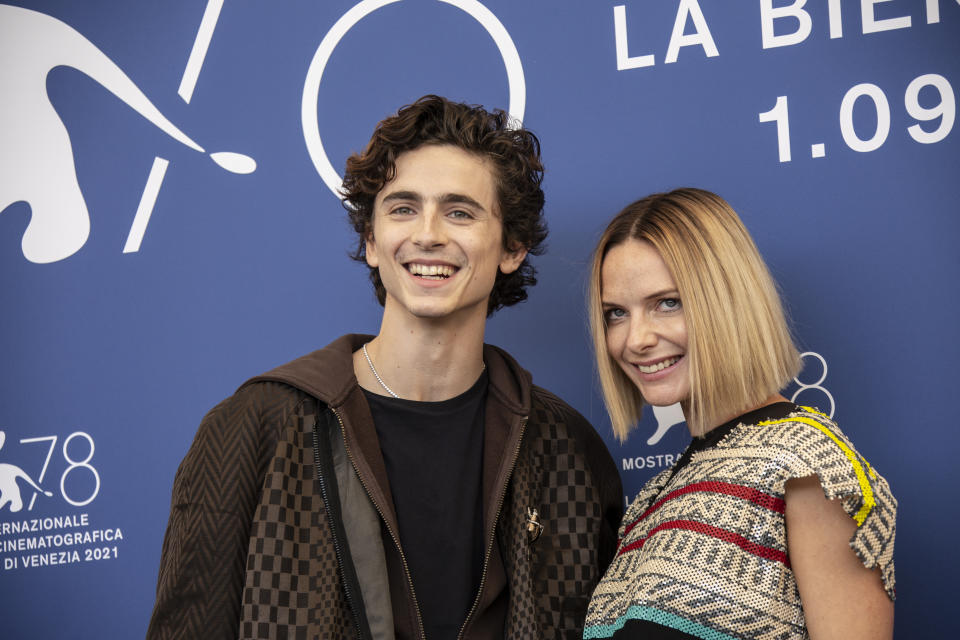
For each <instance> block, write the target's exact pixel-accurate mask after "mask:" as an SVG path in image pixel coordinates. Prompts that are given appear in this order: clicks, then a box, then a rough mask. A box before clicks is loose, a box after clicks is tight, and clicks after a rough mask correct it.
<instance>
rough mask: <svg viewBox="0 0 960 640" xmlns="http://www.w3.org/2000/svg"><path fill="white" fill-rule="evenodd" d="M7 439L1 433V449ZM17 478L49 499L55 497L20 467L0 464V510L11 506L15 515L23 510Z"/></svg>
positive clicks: (0, 432)
mask: <svg viewBox="0 0 960 640" xmlns="http://www.w3.org/2000/svg"><path fill="white" fill-rule="evenodd" d="M6 439H7V435H6V434H5V433H4V432H3V431H0V449H2V448H3V443H4V441H5V440H6ZM17 478H23V479H24V480H25V481H26V482H27V484H29V485H30V486H31V487H33V488H34V489H35V490H36V491H38V492H39V493H42V494H43V495H45V496H47V497H48V498H49V497H51V496H52V495H53V494H52V493H50V492H49V491H44V490H43V489H41V488H40V487H39V485H37V483H36V482H34V481H33V479H32V478H31V477H30V476H29V475H27V472H26V471H24V470H23V469H21V468H20V467H18V466H16V465H13V464H7V463H5V462H0V509H3V508H4V507H5V506H6V505H8V504H9V505H10V511H12V512H14V513H16V512H18V511H20V509H23V496H21V495H20V486H19V485H18V484H17Z"/></svg>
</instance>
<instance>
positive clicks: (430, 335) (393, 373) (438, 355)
mask: <svg viewBox="0 0 960 640" xmlns="http://www.w3.org/2000/svg"><path fill="white" fill-rule="evenodd" d="M485 328H486V314H485V313H479V312H477V311H472V312H469V313H468V312H466V310H464V311H463V312H461V313H458V314H456V316H447V317H444V318H418V317H414V316H411V315H409V314H407V313H404V312H402V311H401V312H399V313H394V312H393V310H392V309H391V308H390V306H389V305H388V308H387V309H385V310H384V314H383V321H382V323H381V325H380V333H379V334H378V335H377V337H376V338H374V339H373V340H372V341H370V342H369V343H367V345H366V346H367V356H369V357H370V363H368V362H367V358H366V356H365V355H364V353H363V351H362V350H359V351H357V352H356V353H354V354H353V369H354V372H355V373H356V375H357V380H358V381H359V382H360V386H362V387H363V388H364V389H367V390H368V391H372V392H373V393H377V394H380V395H389V393H388V392H387V388H389V389H390V391H392V392H393V393H395V394H396V395H397V396H398V397H400V398H404V399H407V400H420V401H428V402H436V401H440V400H447V399H449V398H453V397H456V396H458V395H460V394H461V393H463V392H465V391H466V390H467V389H469V388H470V387H471V386H473V384H474V383H475V382H476V381H477V378H478V377H479V376H480V374H481V373H482V372H483V367H484V364H483V335H484V330H485ZM371 363H372V367H371ZM374 369H376V374H377V375H378V376H379V377H380V380H378V379H377V376H376V375H374V372H373V370H374Z"/></svg>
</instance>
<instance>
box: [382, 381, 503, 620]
mask: <svg viewBox="0 0 960 640" xmlns="http://www.w3.org/2000/svg"><path fill="white" fill-rule="evenodd" d="M487 382H488V376H487V373H486V371H484V372H483V374H481V375H480V378H479V379H478V380H477V382H476V383H475V384H474V385H473V386H472V387H471V388H470V389H469V390H467V391H466V392H464V393H463V394H461V395H459V396H457V397H455V398H451V399H449V400H443V401H441V402H417V401H414V400H403V399H398V398H390V397H386V396H381V395H377V394H374V393H371V392H369V391H366V390H365V391H364V394H365V395H366V397H367V401H368V403H369V404H370V411H371V413H372V414H373V423H374V426H375V427H376V429H377V435H378V437H379V439H380V450H381V451H382V453H383V460H384V463H385V464H386V467H387V479H388V480H389V482H390V491H391V493H392V494H393V503H394V507H395V509H396V513H397V521H398V524H399V527H400V531H399V536H400V544H401V546H402V547H403V553H404V555H405V556H406V558H407V565H408V567H409V569H410V575H411V577H412V578H413V587H414V591H415V592H416V596H417V602H418V603H419V606H420V613H421V615H422V617H423V625H424V631H425V633H426V637H427V638H437V639H439V638H455V637H456V636H457V633H459V631H460V626H461V625H462V624H463V621H464V620H465V619H466V617H467V612H468V611H469V610H470V607H471V606H473V601H474V599H475V597H476V594H477V589H478V588H479V586H480V574H481V571H482V569H483V551H484V549H483V513H482V498H481V492H482V488H481V482H482V477H481V476H482V462H483V431H484V426H483V425H484V404H485V400H486V397H487Z"/></svg>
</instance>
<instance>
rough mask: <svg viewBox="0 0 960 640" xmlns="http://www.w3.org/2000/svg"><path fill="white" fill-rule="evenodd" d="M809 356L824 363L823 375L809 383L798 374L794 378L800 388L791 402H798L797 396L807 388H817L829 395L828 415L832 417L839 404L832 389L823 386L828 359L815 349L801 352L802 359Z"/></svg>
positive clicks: (791, 398)
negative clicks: (803, 380) (802, 380)
mask: <svg viewBox="0 0 960 640" xmlns="http://www.w3.org/2000/svg"><path fill="white" fill-rule="evenodd" d="M807 356H812V357H814V358H816V359H817V360H819V361H820V364H821V365H823V375H821V376H820V379H819V380H817V381H816V382H814V383H811V384H807V383H806V382H800V376H799V374H798V375H797V377H796V378H794V379H793V381H794V382H796V383H797V384H798V385H800V388H799V389H797V390H796V391H795V392H794V393H793V395H792V396H791V397H790V402H796V401H797V397H798V396H799V395H800V394H801V393H803V392H804V391H806V390H807V389H816V390H817V391H820V392H822V393H823V395H825V396H826V397H827V400H829V401H830V412H829V413H828V414H827V415H828V416H829V417H830V418H832V417H833V414H834V412H835V411H836V410H837V404H836V402H834V400H833V394H832V393H830V391H829V390H828V389H827V388H826V387H824V386H822V385H823V383H824V381H825V380H826V379H827V360H826V358H824V357H823V356H822V355H820V354H819V353H816V352H815V351H804V352H803V353H801V354H800V359H801V360H802V359H804V358H806V357H807Z"/></svg>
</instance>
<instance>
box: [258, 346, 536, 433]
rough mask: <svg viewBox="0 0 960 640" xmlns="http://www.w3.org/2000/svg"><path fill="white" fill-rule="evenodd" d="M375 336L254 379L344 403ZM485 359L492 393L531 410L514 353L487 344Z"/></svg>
mask: <svg viewBox="0 0 960 640" xmlns="http://www.w3.org/2000/svg"><path fill="white" fill-rule="evenodd" d="M372 339H373V336H370V335H364V334H347V335H345V336H341V337H340V338H337V339H336V340H334V341H333V342H331V343H330V344H328V345H327V346H326V347H324V348H322V349H318V350H317V351H314V352H312V353H308V354H307V355H305V356H302V357H300V358H297V359H296V360H293V361H291V362H288V363H286V364H283V365H281V366H279V367H276V368H275V369H271V370H270V371H267V372H266V373H264V374H262V375H259V376H257V377H255V378H251V379H250V380H247V381H246V382H245V383H244V384H243V385H242V386H246V385H248V384H250V383H252V382H264V381H273V382H283V383H285V384H288V385H290V386H292V387H296V388H297V389H300V390H301V391H304V392H306V393H308V394H310V395H312V396H314V397H316V398H317V399H319V400H320V401H321V402H323V403H325V404H327V405H328V406H331V407H337V406H340V405H341V404H342V403H343V402H344V400H345V399H346V397H347V396H348V395H349V394H350V393H351V392H352V391H354V389H356V387H357V386H358V383H357V378H356V376H355V375H354V373H353V352H354V351H356V350H357V349H359V348H360V347H361V346H363V345H364V344H365V343H367V342H369V341H370V340H372ZM483 360H484V362H485V363H486V364H487V371H488V372H489V375H490V387H489V393H492V394H494V395H495V396H496V398H497V400H498V401H499V402H500V403H501V404H503V405H504V406H505V407H507V408H508V409H510V410H511V411H512V412H513V413H516V414H519V415H527V414H529V413H530V389H531V384H532V378H531V376H530V373H529V372H527V371H526V370H525V369H523V367H521V366H520V365H519V364H517V361H516V360H514V359H513V358H512V357H511V356H510V354H508V353H507V352H506V351H504V350H503V349H500V348H499V347H495V346H493V345H489V344H485V345H483Z"/></svg>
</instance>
